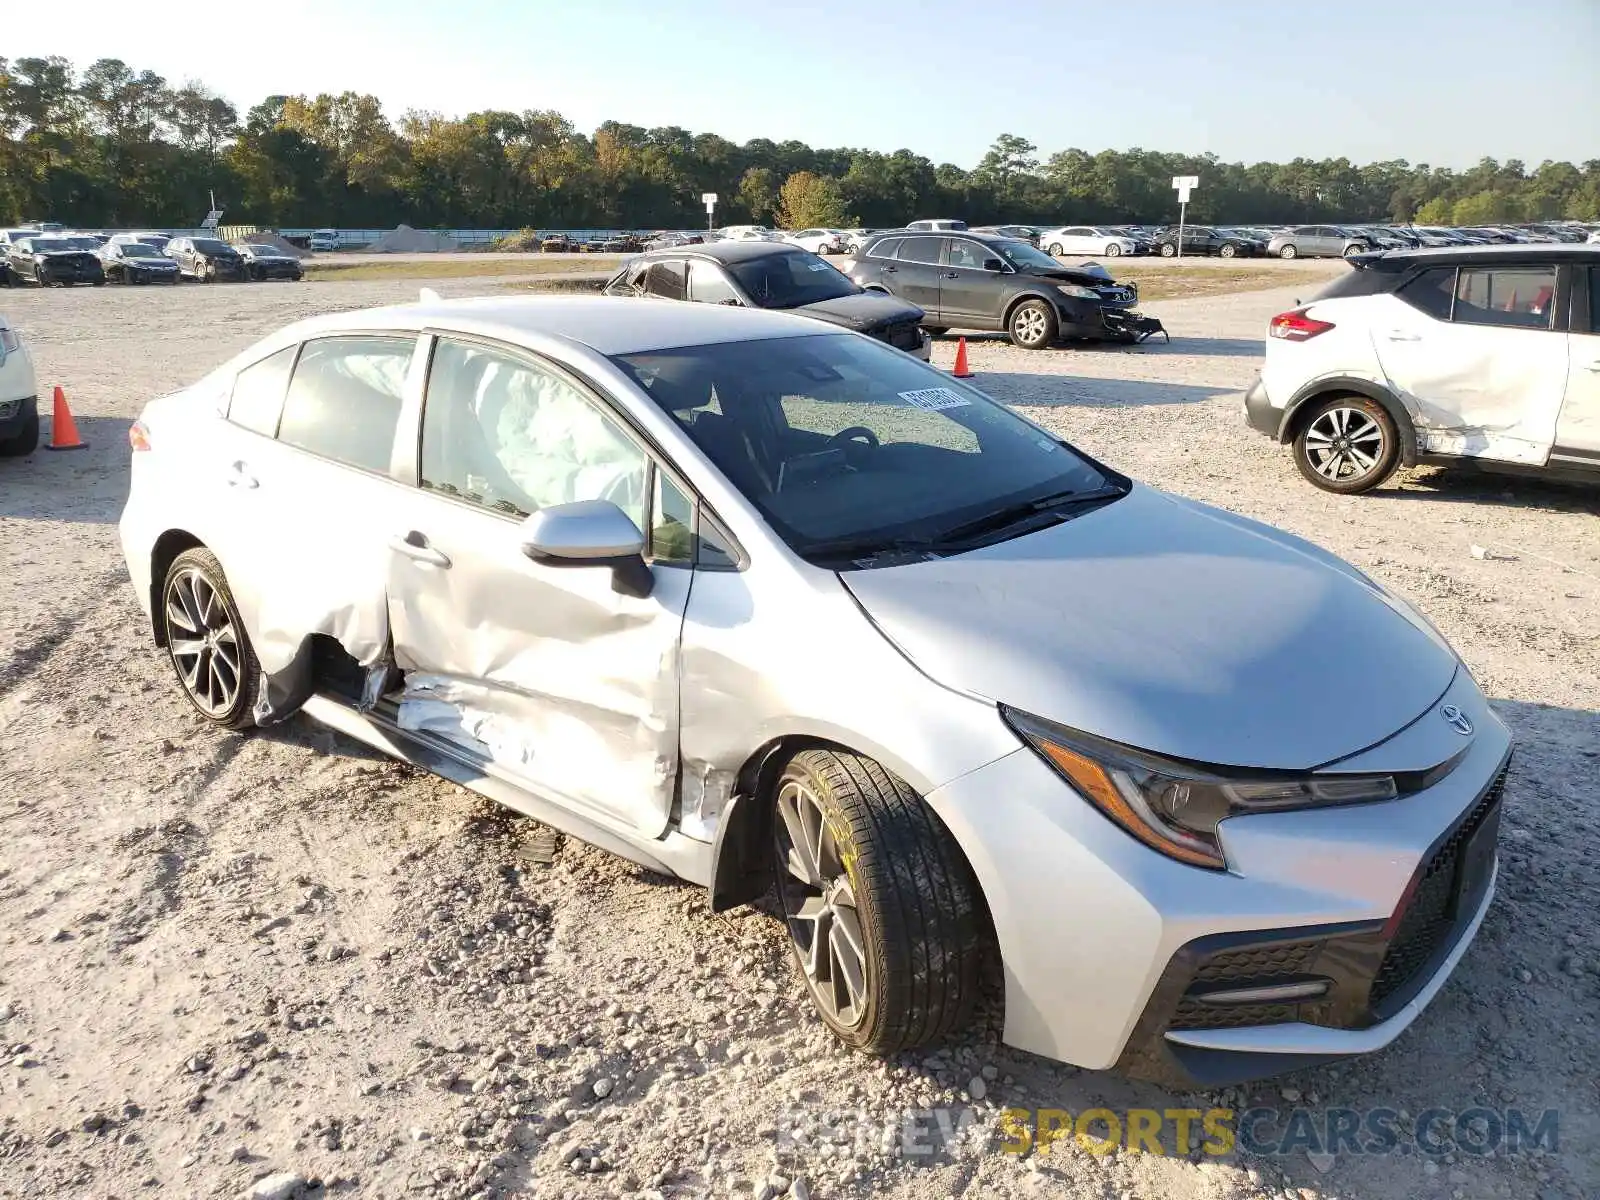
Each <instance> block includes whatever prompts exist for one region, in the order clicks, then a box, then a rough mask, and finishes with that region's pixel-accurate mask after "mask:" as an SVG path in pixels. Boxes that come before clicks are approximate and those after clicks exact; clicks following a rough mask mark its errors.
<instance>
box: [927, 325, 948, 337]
mask: <svg viewBox="0 0 1600 1200" xmlns="http://www.w3.org/2000/svg"><path fill="white" fill-rule="evenodd" d="M923 328H924V329H925V330H927V331H928V335H929V336H930V337H943V336H944V335H945V334H947V333H949V332H950V326H948V325H924V326H923Z"/></svg>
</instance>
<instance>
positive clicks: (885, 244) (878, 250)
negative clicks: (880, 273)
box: [867, 238, 905, 258]
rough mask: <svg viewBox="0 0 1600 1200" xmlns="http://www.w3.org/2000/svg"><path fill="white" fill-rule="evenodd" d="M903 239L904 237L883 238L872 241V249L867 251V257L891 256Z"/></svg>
mask: <svg viewBox="0 0 1600 1200" xmlns="http://www.w3.org/2000/svg"><path fill="white" fill-rule="evenodd" d="M903 241H905V238H884V239H883V241H881V242H874V243H873V245H872V249H871V250H870V251H868V253H867V257H868V258H893V257H894V254H895V251H896V250H898V249H900V243H901V242H903Z"/></svg>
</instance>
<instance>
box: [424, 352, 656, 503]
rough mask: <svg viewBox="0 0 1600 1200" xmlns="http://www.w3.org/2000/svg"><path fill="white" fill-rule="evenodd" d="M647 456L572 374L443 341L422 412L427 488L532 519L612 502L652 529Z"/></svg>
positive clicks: (429, 381)
mask: <svg viewBox="0 0 1600 1200" xmlns="http://www.w3.org/2000/svg"><path fill="white" fill-rule="evenodd" d="M646 466H647V460H646V458H645V455H644V452H643V451H642V450H640V449H639V447H638V446H637V445H636V444H635V443H634V441H633V439H632V438H630V437H629V436H628V435H627V434H626V433H624V432H623V430H622V428H621V426H620V425H618V423H617V422H616V421H614V420H613V419H612V418H610V417H609V416H607V415H606V414H604V413H602V412H601V411H600V409H599V408H597V407H596V406H595V405H594V404H593V403H591V402H590V400H589V398H588V396H587V395H586V394H585V393H584V392H582V391H581V390H579V388H578V387H577V386H576V385H575V384H572V383H570V382H568V381H567V380H566V379H565V378H564V377H563V376H561V375H558V374H556V373H555V372H554V371H552V370H549V369H547V368H544V367H540V366H536V365H534V364H532V363H529V362H525V361H523V360H521V359H516V358H511V357H510V356H508V355H505V354H502V353H500V352H498V351H495V350H491V349H487V348H485V347H482V346H475V345H471V344H469V343H465V342H454V341H449V340H441V341H440V342H439V344H438V347H437V348H436V349H435V350H434V354H433V363H432V366H431V367H430V368H429V371H428V398H427V404H426V406H425V407H424V409H423V416H422V486H423V487H425V488H431V489H433V490H434V491H438V492H443V493H444V494H446V495H449V496H456V497H459V498H461V499H463V500H469V501H471V502H472V503H474V504H479V505H482V506H483V507H484V508H492V509H494V510H496V511H497V512H503V513H506V514H507V515H508V516H514V517H522V516H527V515H528V514H529V513H531V512H534V511H536V510H538V509H540V508H548V507H549V506H550V505H552V504H566V503H568V502H569V501H573V500H610V501H612V502H613V503H615V504H616V505H617V507H619V508H620V509H622V511H623V512H625V513H627V514H628V516H629V517H630V518H632V520H633V523H634V524H635V525H637V526H638V527H639V528H640V529H644V528H645V522H644V509H645V477H646V474H647V471H646Z"/></svg>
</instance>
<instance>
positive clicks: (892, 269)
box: [883, 267, 900, 275]
mask: <svg viewBox="0 0 1600 1200" xmlns="http://www.w3.org/2000/svg"><path fill="white" fill-rule="evenodd" d="M899 269H900V268H899V267H884V268H883V273H884V274H885V275H893V274H894V273H895V272H896V271H898V270H899Z"/></svg>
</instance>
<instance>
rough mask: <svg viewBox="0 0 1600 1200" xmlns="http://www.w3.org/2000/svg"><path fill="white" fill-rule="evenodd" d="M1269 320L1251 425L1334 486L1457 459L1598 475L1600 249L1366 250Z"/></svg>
mask: <svg viewBox="0 0 1600 1200" xmlns="http://www.w3.org/2000/svg"><path fill="white" fill-rule="evenodd" d="M1352 266H1353V268H1354V269H1352V271H1351V272H1350V274H1348V275H1345V276H1342V277H1341V278H1339V279H1337V280H1335V281H1334V282H1333V283H1332V284H1330V285H1329V286H1328V287H1327V288H1325V289H1324V290H1323V291H1322V292H1321V293H1320V294H1319V295H1318V296H1317V297H1316V298H1315V299H1313V300H1312V301H1311V302H1310V303H1308V304H1303V305H1300V306H1299V307H1297V308H1294V309H1291V310H1290V311H1288V312H1285V313H1279V314H1278V315H1277V316H1275V317H1273V318H1272V321H1271V324H1270V325H1269V326H1268V330H1267V361H1266V365H1265V366H1264V367H1263V368H1262V371H1261V377H1260V379H1258V380H1257V381H1256V383H1255V384H1254V385H1253V386H1252V387H1251V388H1250V391H1249V393H1248V394H1247V395H1246V396H1245V401H1244V413H1245V420H1246V422H1247V423H1248V424H1249V425H1250V426H1251V427H1252V428H1253V429H1256V430H1259V431H1260V432H1262V433H1265V434H1267V435H1269V436H1271V437H1274V438H1276V439H1277V440H1278V441H1280V442H1283V443H1288V444H1292V445H1293V447H1294V459H1295V464H1296V465H1297V466H1298V467H1299V468H1300V472H1301V474H1303V475H1304V476H1305V477H1306V478H1307V479H1309V480H1310V481H1311V482H1312V483H1314V484H1316V485H1317V486H1318V487H1320V488H1323V489H1325V490H1327V491H1330V492H1343V493H1355V492H1365V491H1368V490H1370V489H1372V488H1375V487H1377V486H1378V485H1379V484H1381V483H1382V482H1383V481H1384V480H1386V479H1387V478H1389V476H1390V475H1391V474H1393V473H1394V471H1395V470H1396V469H1397V468H1398V467H1400V466H1402V465H1403V466H1407V467H1409V466H1413V465H1415V464H1417V463H1438V464H1444V463H1460V462H1466V463H1470V464H1472V465H1475V466H1481V467H1485V468H1494V469H1501V470H1510V471H1521V472H1535V473H1538V474H1546V475H1561V476H1564V477H1569V478H1573V479H1584V480H1591V481H1594V482H1600V250H1597V249H1595V248H1594V247H1589V246H1472V247H1459V248H1453V249H1448V250H1409V251H1401V252H1398V253H1389V254H1382V255H1372V256H1362V257H1361V258H1359V259H1358V260H1356V261H1355V262H1354V263H1353V264H1352Z"/></svg>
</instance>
